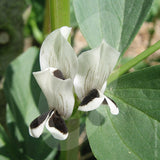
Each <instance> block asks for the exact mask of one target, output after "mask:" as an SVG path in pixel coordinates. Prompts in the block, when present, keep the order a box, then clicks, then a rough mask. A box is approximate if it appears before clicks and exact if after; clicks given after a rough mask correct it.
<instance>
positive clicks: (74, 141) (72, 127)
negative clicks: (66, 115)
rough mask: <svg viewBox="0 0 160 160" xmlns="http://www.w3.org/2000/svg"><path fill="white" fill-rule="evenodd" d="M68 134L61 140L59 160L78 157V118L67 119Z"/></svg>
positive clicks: (73, 159) (72, 159) (71, 159)
mask: <svg viewBox="0 0 160 160" xmlns="http://www.w3.org/2000/svg"><path fill="white" fill-rule="evenodd" d="M67 128H68V130H69V136H68V138H67V139H66V140H65V141H61V143H60V145H61V153H60V160H78V157H79V143H78V139H79V119H78V118H76V119H70V120H68V121H67Z"/></svg>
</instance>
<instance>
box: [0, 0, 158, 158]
mask: <svg viewBox="0 0 160 160" xmlns="http://www.w3.org/2000/svg"><path fill="white" fill-rule="evenodd" d="M46 6H48V1H47V0H46V1H44V0H19V1H17V0H12V1H7V0H0V124H1V125H2V126H3V127H2V126H0V132H1V133H2V134H1V137H0V138H1V139H5V140H6V142H5V143H7V145H9V146H7V147H9V148H14V146H12V145H10V144H11V143H10V140H11V139H10V137H9V136H10V135H9V136H8V135H6V131H5V130H7V131H8V130H9V129H8V127H7V125H6V116H5V115H6V114H5V112H6V100H5V96H4V90H3V82H4V75H5V71H6V69H7V66H8V64H9V63H10V62H11V61H12V60H14V59H15V58H16V57H17V56H18V55H19V54H21V53H22V52H23V51H25V50H26V49H28V48H29V47H31V46H37V47H39V46H40V45H41V43H42V41H43V39H44V38H45V36H46V35H47V34H48V33H49V32H50V28H49V25H48V26H46V22H44V19H45V21H48V22H47V23H48V24H49V23H50V22H49V18H47V17H48V13H47V11H48V8H47V7H46ZM159 19H160V0H154V3H153V4H152V8H151V10H150V12H149V14H148V16H147V18H146V22H149V23H152V24H153V25H152V27H151V28H149V29H148V31H147V32H148V33H149V39H148V47H149V46H150V45H151V40H152V39H153V35H154V33H155V28H156V22H157V21H158V20H159ZM70 20H71V21H70V23H71V27H73V31H72V45H73V46H75V47H76V43H77V42H76V41H75V40H76V39H77V40H78V39H79V38H80V39H81V41H83V42H84V41H85V40H84V38H83V37H82V35H81V34H80V33H79V29H78V24H77V21H76V18H75V13H74V8H73V0H71V1H70ZM77 35H79V37H78V38H77ZM80 43H82V42H80ZM84 44H85V45H82V47H81V48H78V49H77V48H76V50H77V54H79V53H80V52H81V51H84V50H88V49H89V47H88V45H86V42H84ZM35 50H36V53H38V50H37V49H35ZM30 51H32V50H30ZM34 56H36V55H34ZM132 57H133V56H131V57H128V56H124V57H123V58H122V59H121V61H120V62H119V66H120V65H122V64H124V63H125V62H127V61H128V60H129V59H131V58H132ZM155 57H156V58H155ZM155 57H152V60H151V61H148V60H145V61H142V62H141V63H139V64H138V65H137V66H135V67H134V68H133V69H131V70H130V71H133V70H139V69H141V68H145V67H147V66H151V65H153V63H151V62H153V59H154V62H155V61H156V62H158V63H160V57H159V56H155ZM23 58H24V59H25V56H24V57H23ZM14 63H18V60H17V61H15V62H14ZM33 63H34V62H33ZM26 67H27V65H26ZM7 114H9V112H8V113H7ZM7 116H8V115H7ZM9 117H10V116H9ZM10 118H11V117H10ZM84 119H85V116H84V117H82V119H81V121H82V122H83V125H84ZM9 121H10V120H9ZM11 121H12V120H11ZM13 121H15V120H13ZM83 127H84V126H83ZM10 129H11V128H10ZM17 130H18V129H17ZM25 130H26V128H25ZM84 137H85V136H84ZM27 138H28V136H27ZM18 141H20V139H17V141H15V142H16V145H17V146H18V148H19V150H16V149H15V151H14V152H15V153H14V154H13V153H10V154H11V155H12V154H13V157H10V158H11V159H15V157H16V154H20V155H21V157H20V159H30V160H31V158H30V157H29V156H28V155H25V156H24V155H22V154H23V153H24V152H25V151H24V150H25V148H23V147H22V146H23V144H21V143H19V144H18ZM20 142H21V141H20ZM34 142H35V141H34ZM35 143H36V144H37V145H39V143H38V142H35ZM1 145H2V144H1ZM84 148H87V153H89V154H87V153H86V151H85V150H86V149H84ZM46 150H47V152H46V153H48V152H49V151H50V150H49V149H48V148H46ZM2 151H3V149H0V154H1V152H2ZM81 152H82V154H87V156H88V157H87V156H86V159H87V158H88V159H89V158H90V159H94V157H93V155H92V153H91V152H90V148H89V145H88V142H87V141H86V142H85V143H84V147H82V151H81ZM55 153H58V152H57V151H55ZM55 153H54V155H51V157H54V156H55ZM6 154H8V153H6ZM29 154H31V153H29ZM14 156H15V157H14ZM44 158H46V159H47V157H45V156H44ZM3 159H5V158H4V157H2V160H3ZM35 159H36V158H35ZM37 159H38V158H37ZM48 159H50V157H49V158H48Z"/></svg>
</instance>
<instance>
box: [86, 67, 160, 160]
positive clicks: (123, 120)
mask: <svg viewBox="0 0 160 160" xmlns="http://www.w3.org/2000/svg"><path fill="white" fill-rule="evenodd" d="M159 84H160V66H155V67H149V68H147V69H144V70H141V71H137V72H134V73H130V74H126V75H124V76H122V77H121V78H119V79H118V80H117V81H114V82H112V83H111V84H110V85H109V87H108V90H107V92H106V95H107V96H108V97H110V98H112V99H113V100H114V101H115V102H116V104H117V105H118V107H119V109H120V113H119V115H117V116H114V115H111V113H110V111H109V109H108V107H107V106H101V107H100V108H99V109H98V110H96V111H93V112H91V113H90V114H89V117H88V119H87V122H86V126H87V135H88V139H89V142H90V145H91V148H92V151H93V153H94V154H95V156H96V158H97V159H99V160H110V159H119V160H124V159H129V160H151V159H156V160H158V159H160V134H159V133H160V116H159V115H160V98H159V97H160V85H159Z"/></svg>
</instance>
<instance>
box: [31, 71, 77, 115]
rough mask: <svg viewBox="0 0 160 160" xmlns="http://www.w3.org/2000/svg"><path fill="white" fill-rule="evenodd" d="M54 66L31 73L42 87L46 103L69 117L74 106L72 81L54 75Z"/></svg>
mask: <svg viewBox="0 0 160 160" xmlns="http://www.w3.org/2000/svg"><path fill="white" fill-rule="evenodd" d="M55 71H57V70H56V69H55V68H48V69H46V70H44V71H40V72H34V73H33V75H34V77H35V79H36V80H37V83H38V84H39V86H40V88H41V89H42V91H43V93H44V95H45V97H46V99H47V102H48V105H49V107H50V108H51V109H56V110H57V111H58V112H59V113H60V115H61V116H63V117H64V118H68V117H70V115H71V114H72V111H73V107H74V95H73V83H72V80H71V79H66V80H62V79H60V78H57V77H55V76H54V73H53V72H55Z"/></svg>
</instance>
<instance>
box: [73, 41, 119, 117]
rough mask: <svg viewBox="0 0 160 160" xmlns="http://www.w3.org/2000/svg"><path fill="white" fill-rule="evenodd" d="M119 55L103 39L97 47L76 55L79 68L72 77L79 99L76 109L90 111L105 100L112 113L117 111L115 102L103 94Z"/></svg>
mask: <svg viewBox="0 0 160 160" xmlns="http://www.w3.org/2000/svg"><path fill="white" fill-rule="evenodd" d="M119 55H120V53H119V52H118V51H116V50H115V49H114V48H112V47H111V46H109V45H108V44H107V43H106V42H105V41H104V40H103V41H102V43H101V44H100V46H99V47H98V48H95V49H92V50H90V51H87V52H84V53H82V54H81V55H80V56H79V57H78V64H79V68H78V73H77V74H76V76H75V79H74V87H75V91H76V94H77V96H78V97H79V99H80V100H81V104H80V106H79V108H78V110H81V111H91V110H94V109H96V108H98V107H99V106H100V105H101V104H102V103H103V102H106V103H107V104H108V106H109V107H110V111H111V113H112V114H115V115H116V114H118V113H119V109H118V108H117V106H116V104H115V103H114V102H113V101H112V100H111V99H110V98H108V97H106V96H105V95H104V94H103V93H104V91H105V88H106V85H107V81H106V80H107V78H108V76H109V75H110V74H111V72H112V70H113V68H114V67H115V65H116V63H117V60H118V58H119Z"/></svg>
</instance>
